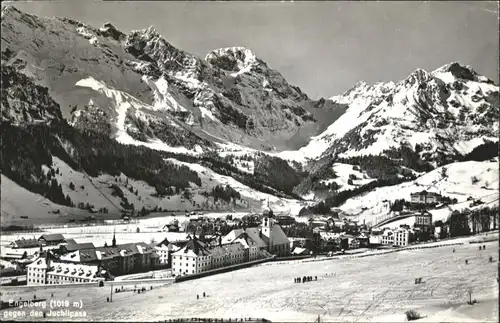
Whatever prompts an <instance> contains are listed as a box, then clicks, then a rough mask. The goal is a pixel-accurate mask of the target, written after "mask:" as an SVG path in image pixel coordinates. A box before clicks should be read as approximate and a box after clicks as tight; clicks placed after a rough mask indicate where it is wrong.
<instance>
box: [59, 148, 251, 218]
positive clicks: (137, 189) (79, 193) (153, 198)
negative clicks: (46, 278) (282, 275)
mask: <svg viewBox="0 0 500 323" xmlns="http://www.w3.org/2000/svg"><path fill="white" fill-rule="evenodd" d="M169 160H171V161H172V162H174V163H178V162H177V161H176V160H175V159H169ZM51 166H52V168H53V169H58V170H59V172H58V173H57V174H56V178H57V181H58V182H59V183H60V184H61V185H62V190H63V193H64V194H65V195H69V196H70V198H71V200H72V201H73V203H75V204H78V203H84V204H86V203H90V204H91V205H92V206H93V209H94V210H96V211H97V210H99V209H100V208H107V209H108V210H109V211H110V212H111V213H116V212H120V210H121V209H122V206H121V204H122V202H123V199H122V198H121V197H119V196H118V195H116V190H117V188H119V189H120V191H121V192H122V193H123V196H124V197H125V198H126V200H127V201H128V203H131V204H133V205H134V208H135V209H136V210H140V209H141V208H143V207H145V208H146V209H147V210H152V209H154V208H162V209H163V210H175V211H184V210H196V209H200V208H202V207H203V205H205V204H206V205H207V209H209V208H210V207H211V206H210V205H211V204H214V203H213V201H210V200H209V199H207V198H206V197H205V196H203V195H202V194H201V193H202V192H204V191H207V190H208V191H210V190H211V188H212V187H215V186H216V185H218V184H225V183H222V182H221V181H218V180H217V179H215V180H212V181H206V180H204V176H203V174H201V172H200V176H201V179H202V185H201V186H198V185H197V184H196V183H191V185H190V188H189V190H190V192H191V194H192V196H191V197H190V199H186V198H185V197H184V192H179V193H178V194H174V195H172V196H168V197H161V196H157V192H156V189H155V188H154V187H152V186H151V185H149V184H148V183H146V182H144V181H140V180H134V179H132V178H130V177H128V176H126V175H125V174H123V173H121V174H120V175H119V176H111V175H108V174H102V175H99V176H97V177H90V176H88V175H86V174H84V173H82V172H79V171H75V170H74V169H72V168H71V167H70V166H69V165H67V164H66V163H65V162H64V161H62V160H60V159H59V158H57V157H54V158H53V163H52V165H51ZM71 184H72V185H71ZM112 186H113V187H112ZM72 187H73V188H72ZM110 200H111V202H110ZM249 203H251V200H250V201H247V200H246V199H245V198H243V199H242V200H240V201H238V202H237V203H236V204H235V205H234V206H233V205H231V207H235V206H236V208H237V209H238V208H244V209H246V208H248V205H249ZM209 204H210V205H209ZM117 207H118V208H120V210H117V209H116V208H117ZM219 207H221V208H224V207H227V206H226V205H224V204H223V203H219Z"/></svg>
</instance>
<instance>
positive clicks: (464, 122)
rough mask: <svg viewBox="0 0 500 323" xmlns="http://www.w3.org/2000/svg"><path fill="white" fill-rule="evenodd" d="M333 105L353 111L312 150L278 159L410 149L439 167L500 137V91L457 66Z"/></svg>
mask: <svg viewBox="0 0 500 323" xmlns="http://www.w3.org/2000/svg"><path fill="white" fill-rule="evenodd" d="M331 100H333V101H334V102H337V103H339V104H346V105H348V106H349V108H348V109H347V111H346V112H345V113H344V114H343V115H342V116H341V117H340V118H339V119H337V121H335V122H334V123H333V124H331V125H330V126H329V127H328V129H327V130H326V131H324V132H323V133H322V134H320V135H319V136H316V137H313V138H311V141H310V142H309V143H308V145H306V146H305V147H303V148H301V149H299V150H298V151H286V152H282V153H281V154H280V156H282V157H284V158H289V159H296V160H305V159H318V158H319V157H320V156H322V155H325V156H327V155H335V156H339V157H344V158H349V157H355V156H363V155H379V154H382V153H384V152H385V151H386V150H394V149H396V150H397V149H399V148H400V147H401V146H407V147H409V148H411V149H412V150H414V151H417V150H418V151H419V152H418V153H419V155H420V156H421V158H422V159H423V160H427V161H429V162H431V163H433V164H434V165H436V162H437V163H438V164H439V162H440V159H441V158H442V157H443V156H454V155H464V154H466V153H468V152H470V151H471V150H472V149H473V148H475V147H477V146H478V145H480V144H482V143H484V142H485V141H497V137H498V113H499V100H498V86H496V85H495V84H493V82H492V81H490V80H488V79H487V78H486V77H484V76H480V75H477V73H476V72H474V71H473V70H472V69H471V68H470V67H467V66H462V65H460V64H458V63H451V64H448V65H445V66H443V67H441V68H439V69H437V70H435V71H433V72H431V73H428V72H426V71H424V70H421V69H418V70H416V71H414V72H413V73H411V74H410V75H409V76H408V78H406V79H405V80H402V81H400V82H398V83H393V82H388V83H377V84H375V85H373V86H369V85H367V84H366V83H364V82H360V83H358V84H357V85H356V86H354V87H353V88H352V89H351V90H349V91H347V92H346V93H344V94H343V95H341V96H336V97H332V98H331Z"/></svg>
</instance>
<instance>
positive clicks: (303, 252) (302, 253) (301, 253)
mask: <svg viewBox="0 0 500 323" xmlns="http://www.w3.org/2000/svg"><path fill="white" fill-rule="evenodd" d="M292 254H293V255H294V256H307V255H310V254H311V251H309V250H308V249H307V248H302V247H295V248H294V249H293V251H292Z"/></svg>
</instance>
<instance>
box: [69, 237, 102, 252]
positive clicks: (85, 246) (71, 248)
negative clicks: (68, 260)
mask: <svg viewBox="0 0 500 323" xmlns="http://www.w3.org/2000/svg"><path fill="white" fill-rule="evenodd" d="M67 242H68V244H67V245H65V246H64V248H66V250H68V251H69V252H71V251H76V250H82V249H94V248H95V246H94V244H93V243H92V242H87V243H76V242H75V240H74V239H70V240H68V241H67Z"/></svg>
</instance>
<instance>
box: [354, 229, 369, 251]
mask: <svg viewBox="0 0 500 323" xmlns="http://www.w3.org/2000/svg"><path fill="white" fill-rule="evenodd" d="M356 238H357V239H358V241H359V247H360V248H363V247H368V244H369V239H370V235H369V234H368V233H367V232H362V233H360V234H359V235H358V236H357V237H356Z"/></svg>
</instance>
